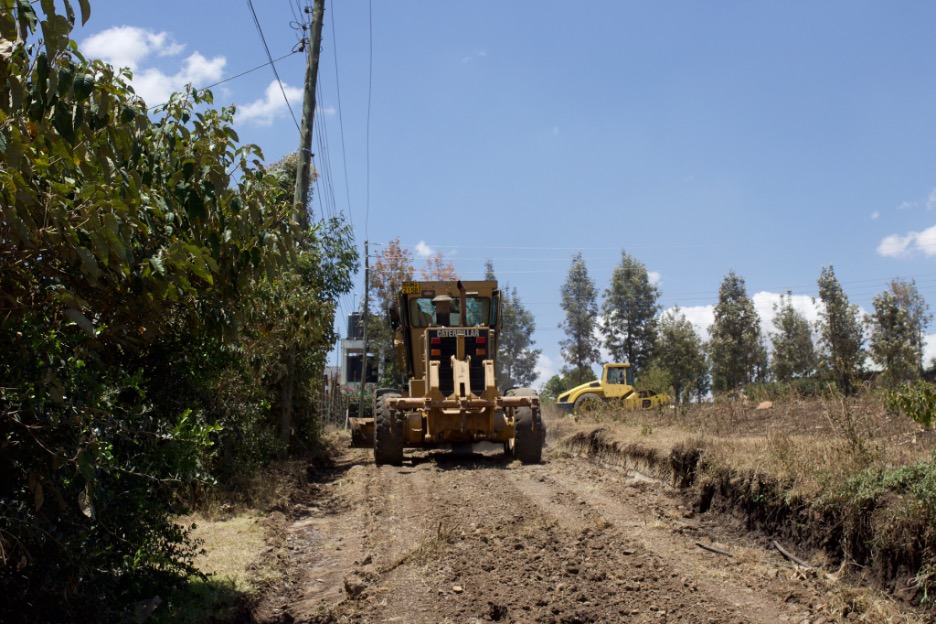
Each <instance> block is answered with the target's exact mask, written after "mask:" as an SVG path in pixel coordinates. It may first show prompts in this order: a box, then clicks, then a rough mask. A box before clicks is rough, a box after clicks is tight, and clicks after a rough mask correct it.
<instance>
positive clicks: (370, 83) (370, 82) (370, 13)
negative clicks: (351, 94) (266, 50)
mask: <svg viewBox="0 0 936 624" xmlns="http://www.w3.org/2000/svg"><path fill="white" fill-rule="evenodd" d="M367 28H368V42H369V44H368V45H369V47H368V71H367V132H366V136H367V138H366V140H365V142H366V145H367V148H366V154H367V158H366V160H367V166H366V169H367V174H366V175H367V203H366V204H365V206H366V208H365V212H364V240H367V238H368V231H367V226H368V222H369V221H370V125H371V123H370V122H371V94H372V92H373V87H374V4H373V0H367Z"/></svg>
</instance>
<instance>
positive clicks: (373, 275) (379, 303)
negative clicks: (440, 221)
mask: <svg viewBox="0 0 936 624" xmlns="http://www.w3.org/2000/svg"><path fill="white" fill-rule="evenodd" d="M415 273H416V269H415V267H414V260H413V254H412V252H411V251H410V250H409V249H407V248H406V247H404V246H403V245H401V244H400V238H399V237H396V238H394V239H393V240H391V241H390V242H389V243H387V244H386V245H385V246H383V247H381V248H380V249H379V250H378V251H377V252H376V253H375V258H374V263H373V264H372V265H371V267H370V288H371V292H373V294H374V306H373V307H372V308H370V309H371V310H372V312H371V314H370V316H369V318H367V319H365V320H364V322H365V323H367V339H368V351H373V352H374V353H377V354H379V355H378V357H379V361H380V367H379V368H380V375H381V378H380V385H381V386H385V387H399V386H400V385H401V384H403V382H404V378H403V371H402V370H400V364H399V361H398V359H397V357H396V352H395V351H394V348H393V330H392V328H391V327H390V323H389V322H388V319H387V313H388V311H389V310H390V308H392V307H394V306H396V305H397V297H398V296H399V293H400V287H401V286H402V285H403V282H408V281H412V280H413V276H414V275H415ZM362 306H363V302H362ZM369 307H370V306H369ZM365 372H366V371H364V370H362V372H361V374H362V377H363V375H364V374H365Z"/></svg>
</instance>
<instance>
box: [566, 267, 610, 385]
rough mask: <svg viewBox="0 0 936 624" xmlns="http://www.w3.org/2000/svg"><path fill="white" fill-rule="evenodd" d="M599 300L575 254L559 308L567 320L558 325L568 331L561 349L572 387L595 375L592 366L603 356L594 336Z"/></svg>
mask: <svg viewBox="0 0 936 624" xmlns="http://www.w3.org/2000/svg"><path fill="white" fill-rule="evenodd" d="M597 297H598V290H597V288H595V283H594V281H593V280H592V279H591V277H589V275H588V267H586V266H585V260H584V259H583V258H582V252H580V251H579V252H576V253H575V255H573V256H572V264H571V266H570V267H569V273H568V275H567V276H566V279H565V281H564V282H563V284H562V289H561V300H560V305H561V306H562V309H563V311H564V312H565V315H566V316H565V321H563V322H562V323H560V324H559V328H560V329H562V330H564V331H565V337H564V338H562V339H561V340H560V341H559V346H560V348H561V349H562V357H563V359H564V360H565V362H566V365H567V369H568V370H567V372H568V376H569V377H570V378H571V380H572V381H573V382H574V383H573V385H578V384H579V383H582V381H584V380H586V379H588V378H590V377H593V376H594V373H593V372H592V370H591V365H592V364H594V363H595V362H597V361H598V358H599V357H600V352H599V350H598V338H597V336H596V335H595V329H596V327H595V325H596V318H597V316H598V303H597Z"/></svg>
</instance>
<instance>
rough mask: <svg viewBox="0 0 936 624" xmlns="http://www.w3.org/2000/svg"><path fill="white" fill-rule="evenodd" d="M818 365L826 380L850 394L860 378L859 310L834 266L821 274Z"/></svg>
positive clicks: (862, 352) (824, 269)
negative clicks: (854, 382) (855, 381)
mask: <svg viewBox="0 0 936 624" xmlns="http://www.w3.org/2000/svg"><path fill="white" fill-rule="evenodd" d="M818 284H819V299H820V300H821V301H822V304H823V307H822V309H821V310H820V311H819V321H818V323H817V331H818V334H819V365H820V368H821V370H822V372H823V373H824V375H825V376H827V377H829V378H830V379H831V380H832V381H834V382H835V383H836V384H837V385H838V387H839V388H841V389H842V390H843V391H845V392H848V391H850V390H851V388H852V385H853V380H854V379H855V378H856V377H858V376H859V375H860V374H861V371H862V369H863V360H864V349H863V344H864V332H863V330H862V326H861V319H860V311H859V309H858V306H857V305H855V304H850V303H849V302H848V297H847V296H846V295H845V291H843V290H842V285H841V284H840V283H839V281H838V278H836V277H835V271H834V269H833V268H832V266H831V265H829V266H825V267H823V268H822V271H821V272H820V273H819V280H818Z"/></svg>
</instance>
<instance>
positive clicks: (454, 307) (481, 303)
mask: <svg viewBox="0 0 936 624" xmlns="http://www.w3.org/2000/svg"><path fill="white" fill-rule="evenodd" d="M409 305H410V322H411V323H412V324H413V327H429V326H430V325H439V324H440V323H439V320H438V319H437V318H436V311H435V304H434V303H432V298H431V297H414V298H413V299H410V302H409ZM449 309H450V312H451V314H450V316H451V318H450V319H449V322H448V323H446V325H448V326H449V327H457V326H458V325H459V324H460V322H461V321H460V318H461V317H460V312H461V301H460V299H457V298H454V299H452V304H451V306H450V308H449ZM490 316H491V300H490V298H488V297H468V298H467V299H466V300H465V321H466V322H467V324H468V325H488V324H489V323H490Z"/></svg>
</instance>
